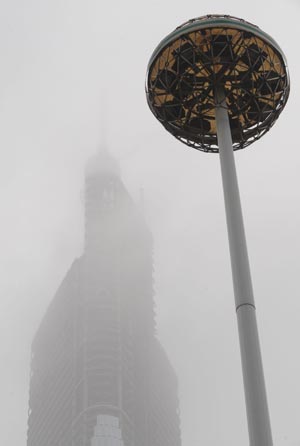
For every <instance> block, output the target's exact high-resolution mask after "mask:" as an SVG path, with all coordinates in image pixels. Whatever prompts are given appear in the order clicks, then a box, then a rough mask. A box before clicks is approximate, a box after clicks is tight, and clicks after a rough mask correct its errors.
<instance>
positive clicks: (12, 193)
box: [0, 0, 300, 446]
mask: <svg viewBox="0 0 300 446" xmlns="http://www.w3.org/2000/svg"><path fill="white" fill-rule="evenodd" d="M299 12H300V6H299V3H297V2H296V1H292V0H289V1H288V0H287V1H286V2H280V3H277V4H276V5H275V4H274V2H271V1H265V2H264V3H262V2H259V1H257V0H254V1H252V2H250V3H248V4H242V3H241V2H238V1H235V0H228V1H227V2H226V7H225V6H224V2H221V1H220V0H216V1H215V2H214V4H213V7H212V8H210V7H207V6H204V5H201V4H200V5H199V2H196V1H194V0H191V1H190V2H188V4H187V3H186V2H185V3H182V4H181V3H177V4H176V5H175V4H174V2H171V1H170V0H166V1H165V2H163V3H162V2H158V1H156V0H155V1H153V2H151V4H150V3H146V2H137V1H136V0H129V1H127V2H126V3H124V2H120V1H116V2H114V3H110V4H104V3H100V2H96V1H94V0H89V1H85V2H83V1H78V0H73V1H58V0H53V1H51V2H50V1H49V0H44V1H40V2H38V1H37V0H29V1H27V2H26V4H25V3H23V2H21V1H20V0H13V1H11V2H9V3H8V2H6V3H4V2H3V3H2V5H1V14H0V16H1V18H0V21H1V26H0V33H1V39H0V46H1V54H2V70H1V81H0V87H1V106H0V114H1V123H2V126H1V130H2V131H1V133H0V139H1V147H2V163H1V167H0V169H1V175H0V186H1V187H0V196H1V203H2V206H1V226H2V229H1V232H0V238H1V242H0V244H1V247H2V249H1V254H0V262H1V270H2V274H1V278H2V280H1V281H0V287H1V301H0V302H1V310H2V311H1V316H0V318H1V321H0V331H1V333H0V344H1V351H2V358H3V360H2V367H1V372H0V373H1V380H0V383H1V384H0V386H1V395H2V405H1V409H0V419H1V423H2V426H1V427H2V429H1V432H2V439H3V443H4V444H8V445H13V446H17V445H24V446H25V445H26V430H27V410H28V390H29V379H30V349H31V343H32V340H33V338H34V335H35V333H36V331H37V328H38V326H39V324H40V322H41V320H42V317H43V316H44V314H45V312H46V309H47V307H48V305H49V303H50V302H51V300H52V299H53V296H54V295H55V293H56V291H57V289H58V287H59V285H60V283H61V282H62V280H63V278H64V276H65V275H66V272H67V271H68V270H69V268H70V266H71V264H72V262H73V261H74V259H75V258H78V257H79V256H80V255H81V254H82V252H83V250H84V175H85V166H86V163H87V162H88V160H89V159H90V158H91V157H92V156H93V155H94V154H95V153H96V152H97V151H98V150H99V148H101V147H106V148H107V150H108V151H109V152H110V153H111V155H112V156H113V157H114V158H115V159H116V160H117V162H118V163H119V166H120V171H121V178H122V182H123V184H124V186H125V188H126V189H127V190H128V193H129V194H130V196H131V197H132V198H133V200H134V201H135V202H136V203H137V205H138V203H139V202H140V196H141V190H142V191H143V196H144V199H143V213H144V218H145V220H146V222H147V225H148V227H149V229H150V231H151V233H152V236H153V243H154V246H153V265H154V285H155V294H154V299H155V304H156V322H157V332H158V338H159V340H160V342H161V343H162V345H163V346H164V349H165V350H166V352H167V354H168V357H169V358H170V361H171V363H172V365H173V368H174V370H175V372H176V375H177V378H178V386H179V399H180V418H181V435H182V445H183V446H196V445H201V444H205V445H208V446H216V445H217V444H220V442H222V443H224V444H243V443H245V442H247V441H248V440H247V424H246V413H245V404H244V396H243V386H242V374H241V365H240V356H239V345H238V336H237V326H236V316H235V311H234V299H233V289H232V280H231V271H230V260H229V251H228V242H227V232H226V226H225V212H224V203H223V195H222V188H221V175H220V166H219V159H218V156H217V155H214V154H205V153H200V152H198V151H196V150H193V149H190V148H188V147H185V146H184V145H183V144H181V143H180V142H178V141H177V140H176V139H175V138H173V137H172V136H171V135H169V134H168V133H167V132H166V131H165V130H164V129H163V127H162V126H161V125H160V124H159V123H158V122H157V121H156V120H155V119H154V117H153V115H152V114H151V112H150V111H149V109H148V106H147V104H146V99H145V92H144V82H145V74H146V68H147V63H148V60H149V58H150V56H151V54H152V51H153V50H154V48H155V47H156V45H157V44H158V43H159V42H160V40H161V39H162V38H164V37H165V35H166V34H168V33H169V32H171V31H172V30H173V29H174V28H175V27H176V26H178V25H179V24H181V23H183V22H185V21H186V20H188V19H190V18H192V17H197V16H201V15H205V14H208V13H225V14H231V15H234V16H237V17H242V18H244V19H246V20H249V21H250V22H253V23H255V24H257V25H258V26H260V27H261V28H262V30H264V31H265V32H267V33H268V34H270V35H271V36H272V37H274V39H275V40H276V41H277V42H278V43H279V45H280V46H281V48H282V49H283V51H284V53H285V55H286V57H287V61H288V66H289V70H290V76H291V96H290V98H289V101H288V104H287V106H286V109H285V110H284V112H283V113H282V115H281V116H280V118H279V120H278V122H277V123H276V124H275V126H274V127H273V128H272V130H271V131H270V132H269V133H268V134H267V135H266V136H264V137H263V138H262V139H261V140H259V141H257V142H256V143H255V144H254V145H253V146H251V147H250V148H247V149H245V150H241V151H239V152H238V153H236V163H237V169H238V177H239V184H240V192H241V198H242V206H243V212H244V218H245V226H246V235H247V240H248V250H249V255H250V263H251V269H252V278H253V285H254V295H255V299H256V307H257V316H258V324H259V330H260V337H261V345H262V353H263V361H264V369H265V378H266V385H267V392H268V399H269V408H270V415H271V423H272V429H273V437H274V444H276V445H277V446H296V445H298V446H299V445H300V434H299V429H298V418H299V410H298V401H299V398H300V389H299V385H298V376H299V373H300V359H299V355H298V354H297V352H298V350H299V340H300V324H299V314H300V301H299V284H298V282H299V280H298V276H299V266H300V264H299V250H300V237H299V224H300V209H299V190H300V188H299V168H300V154H299V144H298V142H297V140H296V137H295V132H296V129H297V122H296V120H297V117H298V113H297V112H298V109H297V107H296V104H297V100H298V101H299V99H300V88H299V82H297V79H298V78H299V76H300V63H299V57H298V53H299V49H298V43H297V39H296V38H295V32H296V30H297V19H298V16H299Z"/></svg>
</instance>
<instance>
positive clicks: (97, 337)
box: [27, 151, 181, 446]
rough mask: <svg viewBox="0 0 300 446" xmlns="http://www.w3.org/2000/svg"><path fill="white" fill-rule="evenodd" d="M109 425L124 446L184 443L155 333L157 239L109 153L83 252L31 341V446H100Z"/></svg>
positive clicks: (88, 186)
mask: <svg viewBox="0 0 300 446" xmlns="http://www.w3.org/2000/svg"><path fill="white" fill-rule="evenodd" d="M103 420H106V421H107V420H108V421H109V422H112V423H113V425H114V426H115V432H120V436H119V438H118V441H119V444H120V445H121V444H122V445H124V446H180V443H181V441H180V427H179V407H178V397H177V382H176V377H175V374H174V372H173V370H172V367H171V365H170V363H169V360H168V358H167V356H166V354H165V352H164V350H163V348H162V347H161V345H160V343H159V341H158V340H157V338H156V335H155V318H154V300H153V262H152V238H151V234H150V232H149V230H148V228H147V226H146V224H145V222H144V220H143V217H142V215H141V213H140V212H139V209H138V208H137V207H136V206H135V205H134V203H133V201H132V199H131V197H130V196H129V194H128V192H127V190H126V189H125V187H124V185H123V182H122V181H121V178H120V172H119V168H118V165H117V163H116V162H115V161H114V160H113V159H112V158H111V157H110V155H108V154H107V153H106V152H105V151H102V152H101V153H99V154H98V155H97V156H96V157H95V158H93V159H92V160H91V161H90V163H89V164H88V166H87V170H86V177H85V249H84V253H83V255H82V256H81V257H80V258H78V259H76V260H75V261H74V263H73V264H72V266H71V268H70V270H69V272H68V273H67V275H66V277H65V279H64V280H63V282H62V284H61V286H60V287H59V289H58V291H57V293H56V295H55V297H54V299H53V300H52V302H51V304H50V306H49V308H48V309H47V311H46V314H45V316H44V319H43V320H42V322H41V324H40V327H39V329H38V331H37V333H36V336H35V339H34V341H33V344H32V357H31V378H30V397H29V417H28V439H27V446H91V445H92V446H94V445H97V446H98V445H102V443H103V441H104V440H103V441H102V440H101V432H105V428H103V426H102V428H101V423H102V425H103V423H104V422H103ZM104 424H105V423H104ZM112 429H113V428H112ZM106 430H107V429H106ZM109 441H110V442H113V441H115V442H116V441H117V440H116V438H115V437H114V440H111V439H110V440H109ZM103 444H106V443H105V442H104V443H103ZM108 444H110V443H108ZM112 444H114V443H112Z"/></svg>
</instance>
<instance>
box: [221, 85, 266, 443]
mask: <svg viewBox="0 0 300 446" xmlns="http://www.w3.org/2000/svg"><path fill="white" fill-rule="evenodd" d="M215 96H216V124H217V135H218V145H219V154H220V162H221V173H222V182H223V191H224V201H225V211H226V220H227V230H228V240H229V249H230V258H231V270H232V278H233V286H234V296H235V308H236V314H237V321H238V330H239V341H240V350H241V361H242V370H243V380H244V390H245V401H246V410H247V420H248V431H249V438H250V445H251V446H271V445H272V444H273V443H272V433H271V424H270V417H269V410H268V403H267V394H266V386H265V380H264V373H263V364H262V357H261V351H260V345H259V336H258V329H257V323H256V310H255V303H254V297H253V289H252V281H251V273H250V265H249V257H248V252H247V243H246V236H245V230H244V222H243V215H242V207H241V200H240V194H239V187H238V180H237V174H236V168H235V160H234V154H233V147H232V146H233V144H232V137H231V130H230V124H229V117H228V110H227V105H226V99H225V94H224V91H223V89H222V88H218V89H217V90H216V95H215Z"/></svg>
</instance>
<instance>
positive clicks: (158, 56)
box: [146, 15, 290, 152]
mask: <svg viewBox="0 0 300 446" xmlns="http://www.w3.org/2000/svg"><path fill="white" fill-rule="evenodd" d="M220 88H222V89H223V91H224V92H225V96H226V105H227V108H228V113H229V120H230V127H231V133H232V140H233V148H234V150H237V149H242V148H244V147H247V146H248V145H250V144H252V143H253V142H254V141H256V140H257V139H259V138H260V137H261V136H262V135H264V134H265V133H266V132H267V131H268V130H269V129H270V128H271V127H272V125H273V124H274V122H275V121H276V119H277V117H278V116H279V114H280V113H281V111H282V110H283V108H284V106H285V104H286V102H287V99H288V96H289V89H290V83H289V75H288V70H287V65H286V60H285V57H284V54H283V52H282V51H281V49H280V47H279V46H278V45H277V43H276V42H275V41H274V40H273V39H272V38H271V37H270V36H269V35H268V34H266V33H264V32H263V31H261V30H260V29H259V28H258V27H257V26H255V25H253V24H251V23H249V22H246V21H245V20H242V19H237V18H235V17H231V16H225V15H207V16H204V17H199V18H196V19H192V20H189V21H188V22H186V23H184V24H183V25H181V26H179V27H178V28H176V29H175V31H173V32H172V33H171V34H169V35H168V36H167V37H166V38H165V39H164V40H163V41H162V42H161V43H160V44H159V45H158V47H157V48H156V49H155V51H154V53H153V54H152V56H151V59H150V62H149V65H148V72H147V80H146V93H147V100H148V104H149V107H150V109H151V111H152V112H153V114H154V115H155V116H156V118H157V119H158V120H159V121H160V122H161V123H162V125H163V126H164V127H165V128H166V129H167V130H168V131H169V132H170V133H172V135H174V136H175V137H176V138H177V139H179V140H180V141H182V142H184V143H185V144H187V145H188V146H191V147H194V148H195V149H198V150H202V151H205V152H218V151H219V148H218V140H217V129H216V120H215V108H216V105H217V104H216V90H217V89H220Z"/></svg>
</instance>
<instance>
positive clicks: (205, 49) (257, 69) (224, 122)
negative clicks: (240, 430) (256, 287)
mask: <svg viewBox="0 0 300 446" xmlns="http://www.w3.org/2000/svg"><path fill="white" fill-rule="evenodd" d="M146 93H147V100H148V104H149V107H150V109H151V111H152V112H153V114H154V115H155V117H156V118H157V119H158V120H159V121H160V122H161V123H162V125H163V126H164V127H165V128H166V129H167V130H168V131H169V132H170V133H171V134H172V135H174V136H175V137H176V138H177V139H179V140H180V141H182V142H183V143H185V144H187V145H188V146H190V147H193V148H195V149H198V150H201V151H204V152H214V153H219V154H220V162H221V172H222V181H223V189H224V201H225V209H226V219H227V229H228V238H229V248H230V256H231V268H232V276H233V285H234V295H235V305H236V313H237V320H238V329H239V340H240V349H241V360H242V369H243V380H244V389H245V400H246V409H247V419H248V430H249V438H250V445H251V446H271V445H272V433H271V426H270V418H269V411H268V404H267V396H266V389H265V382H264V374H263V365H262V359H261V352H260V345H259V337H258V330H257V323H256V312H255V303H254V298H253V290H252V283H251V275H250V266H249V260H248V253H247V245H246V238H245V231H244V224H243V217H242V209H241V203H240V196H239V190H238V182H237V176H236V168H235V162H234V154H233V151H235V150H238V149H242V148H244V147H247V146H248V145H250V144H252V143H253V142H254V141H256V140H257V139H259V138H260V137H261V136H262V135H264V134H265V133H266V132H267V131H268V130H269V129H270V128H271V127H272V125H273V124H274V123H275V121H276V120H277V118H278V116H279V114H280V113H281V111H282V110H283V108H284V106H285V104H286V102H287V99H288V96H289V76H288V71H287V66H286V61H285V57H284V54H283V52H282V51H281V49H280V47H279V46H278V45H277V43H276V42H275V41H274V40H273V39H272V38H271V37H270V36H269V35H268V34H266V33H264V32H263V31H262V30H260V29H259V28H258V27H257V26H255V25H253V24H251V23H249V22H246V21H245V20H241V19H238V18H235V17H230V16H227V15H208V16H204V17H200V18H196V19H192V20H189V21H188V22H186V23H184V24H183V25H181V26H179V27H178V28H176V29H175V31H173V32H172V33H171V34H169V35H168V36H167V37H166V38H165V39H164V40H163V41H162V42H161V43H160V44H159V45H158V47H157V48H156V49H155V51H154V53H153V54H152V56H151V59H150V62H149V65H148V72H147V80H146Z"/></svg>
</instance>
